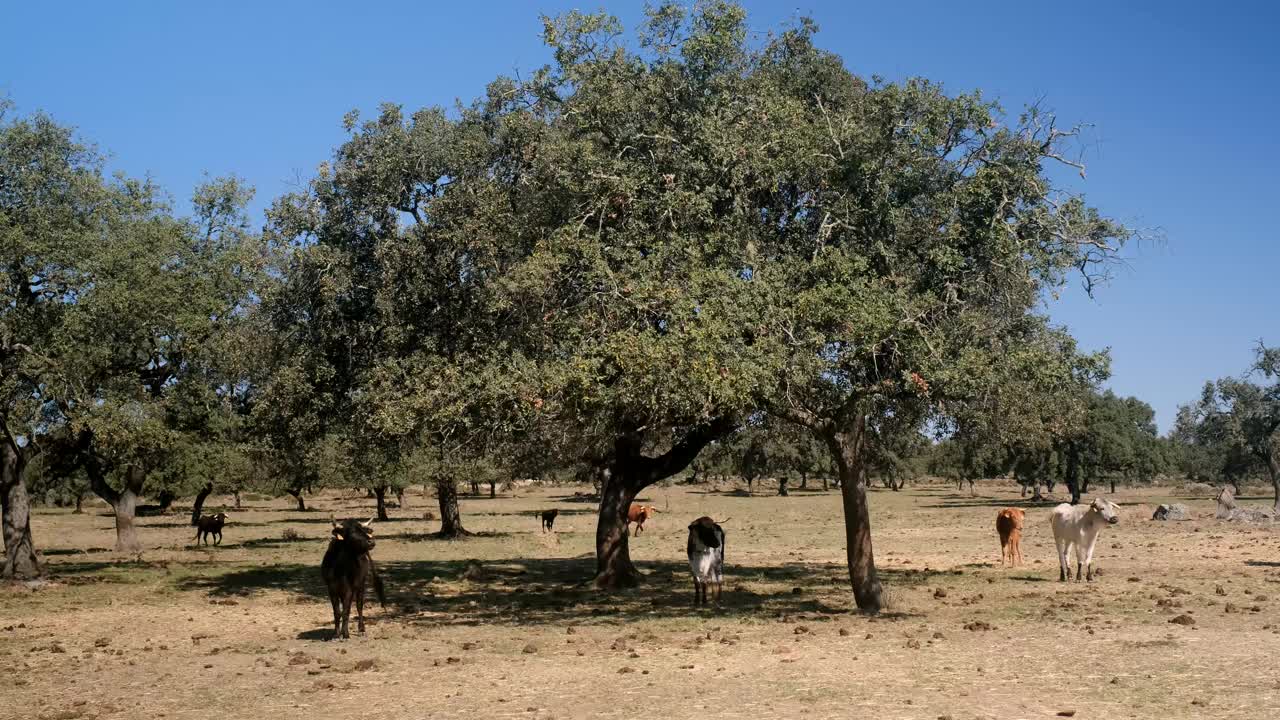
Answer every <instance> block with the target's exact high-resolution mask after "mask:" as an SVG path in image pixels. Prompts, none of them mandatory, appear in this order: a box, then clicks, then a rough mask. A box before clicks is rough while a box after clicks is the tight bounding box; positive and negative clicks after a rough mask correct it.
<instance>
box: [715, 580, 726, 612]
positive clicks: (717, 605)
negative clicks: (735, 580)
mask: <svg viewBox="0 0 1280 720" xmlns="http://www.w3.org/2000/svg"><path fill="white" fill-rule="evenodd" d="M722 585H724V582H723V581H720V580H717V581H716V607H719V606H720V590H721V586H722Z"/></svg>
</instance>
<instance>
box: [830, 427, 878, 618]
mask: <svg viewBox="0 0 1280 720" xmlns="http://www.w3.org/2000/svg"><path fill="white" fill-rule="evenodd" d="M863 422H864V420H863V419H862V418H861V417H858V418H857V419H856V420H855V421H854V423H853V427H851V428H849V429H847V430H844V431H839V430H834V429H833V430H828V431H827V432H826V433H825V435H826V436H825V437H824V438H823V440H824V441H825V442H826V444H827V447H828V448H829V449H830V450H831V453H832V455H833V457H834V459H835V461H836V471H837V473H838V474H839V478H840V499H841V503H842V505H843V506H844V532H845V543H846V548H845V552H846V558H847V561H848V565H849V583H850V585H851V586H852V587H853V597H854V601H855V602H856V603H857V605H858V609H859V610H862V611H863V612H867V613H878V612H880V609H881V608H882V607H883V604H884V599H883V592H884V590H883V588H882V587H881V585H880V578H879V577H878V576H877V574H876V563H875V554H874V553H873V551H872V548H871V513H870V509H869V507H868V505H867V486H866V483H865V482H864V480H863V474H864V468H863V447H862V444H863V438H862V434H863V427H864V426H863Z"/></svg>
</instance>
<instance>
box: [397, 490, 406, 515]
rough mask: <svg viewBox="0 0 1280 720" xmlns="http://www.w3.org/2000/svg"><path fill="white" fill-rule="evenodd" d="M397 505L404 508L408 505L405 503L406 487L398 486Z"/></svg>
mask: <svg viewBox="0 0 1280 720" xmlns="http://www.w3.org/2000/svg"><path fill="white" fill-rule="evenodd" d="M396 507H398V508H400V509H401V510H404V509H405V508H406V507H407V506H406V505H405V504H404V488H396Z"/></svg>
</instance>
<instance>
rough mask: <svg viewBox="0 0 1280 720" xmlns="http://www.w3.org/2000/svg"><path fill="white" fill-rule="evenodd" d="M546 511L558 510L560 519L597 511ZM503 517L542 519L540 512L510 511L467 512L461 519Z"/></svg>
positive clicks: (590, 509)
mask: <svg viewBox="0 0 1280 720" xmlns="http://www.w3.org/2000/svg"><path fill="white" fill-rule="evenodd" d="M547 510H559V511H560V512H559V514H558V516H560V517H563V516H565V515H596V514H597V511H596V510H595V509H594V508H547ZM504 515H505V516H511V517H527V518H533V519H535V520H540V519H542V511H541V510H511V511H506V512H469V513H467V514H466V516H464V517H463V519H464V520H465V519H466V518H467V517H472V516H474V517H499V516H504Z"/></svg>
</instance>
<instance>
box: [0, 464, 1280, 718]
mask: <svg viewBox="0 0 1280 720" xmlns="http://www.w3.org/2000/svg"><path fill="white" fill-rule="evenodd" d="M575 490H579V491H580V490H583V488H566V487H551V488H529V489H520V490H517V496H516V497H511V496H509V495H508V496H505V497H500V498H498V499H496V500H490V499H487V498H475V499H471V498H464V500H463V502H462V511H463V517H464V520H465V522H466V524H467V526H468V528H469V529H471V530H473V531H482V532H484V533H485V535H483V536H480V537H474V538H469V539H467V540H464V541H441V540H436V539H432V538H431V537H430V536H429V535H428V533H430V532H431V531H433V530H435V529H436V527H437V523H435V522H428V521H424V520H422V519H421V514H422V511H423V510H426V509H434V501H431V500H429V499H427V498H423V497H422V496H421V495H420V494H419V492H415V493H413V494H411V495H410V496H409V498H408V504H409V507H408V508H404V509H400V510H394V509H393V511H392V515H393V519H392V520H391V521H390V522H387V523H381V524H380V525H379V527H380V529H379V532H378V538H379V543H378V547H377V548H376V549H375V551H374V557H375V559H376V560H377V561H378V563H379V567H380V568H381V569H382V572H383V574H384V577H385V579H386V584H387V588H388V594H389V597H388V603H387V607H386V608H385V609H381V608H377V607H376V606H374V609H373V610H372V611H371V612H370V624H369V631H368V633H367V634H366V635H364V636H363V637H354V636H353V638H352V640H350V641H347V642H331V641H329V640H328V638H329V636H330V625H329V618H330V611H329V606H328V601H327V599H326V597H325V594H324V588H323V585H322V583H321V582H320V578H319V572H318V566H319V562H320V558H321V556H322V554H323V552H324V548H325V543H326V541H327V540H326V538H327V531H328V518H329V514H330V512H336V513H337V514H338V516H339V517H343V516H352V515H360V516H362V517H367V516H368V515H369V514H371V510H370V509H369V508H370V506H371V503H372V501H370V500H366V499H365V498H363V497H356V496H354V495H351V494H346V495H338V494H333V493H330V494H326V495H324V496H322V497H317V498H314V499H312V502H311V504H312V505H314V506H315V510H313V511H312V512H307V513H299V512H296V511H294V510H292V509H291V501H289V500H288V499H287V498H286V499H282V500H274V501H265V500H259V501H254V502H249V503H247V505H246V507H245V509H244V510H243V511H242V512H238V513H235V514H233V516H232V520H233V522H232V523H231V524H229V525H228V526H227V528H226V530H225V539H224V542H223V545H222V546H221V547H217V548H214V547H209V548H204V547H200V548H197V547H195V546H193V545H192V536H193V535H194V531H193V530H192V529H191V528H190V527H189V526H188V524H187V517H185V516H184V515H182V514H180V513H179V514H174V515H170V516H165V517H157V518H144V519H142V520H141V524H142V526H143V527H142V530H141V533H142V537H143V541H144V543H145V544H147V546H148V548H149V549H148V550H146V551H145V552H144V553H143V554H142V555H141V556H140V557H136V558H135V557H132V556H129V557H124V556H118V555H116V554H115V553H113V552H110V551H109V550H108V548H110V546H111V544H112V542H113V540H114V531H113V530H112V520H111V518H110V517H109V516H108V515H106V514H102V512H101V511H102V509H103V508H102V506H98V507H93V508H92V512H90V513H89V514H86V515H73V514H70V513H68V512H64V511H48V510H46V511H41V512H38V513H37V515H36V517H35V519H34V521H33V525H34V527H33V530H34V533H35V537H36V539H37V542H38V543H39V544H40V546H41V547H42V548H43V549H44V551H45V553H46V559H47V561H48V564H49V567H50V569H51V571H52V574H53V579H52V582H50V583H47V584H43V585H38V586H36V587H31V586H23V585H17V586H9V587H7V588H3V589H0V663H3V665H4V666H6V667H16V668H19V669H21V672H20V673H17V674H12V675H7V676H6V677H5V678H4V679H3V681H0V686H3V688H4V691H3V693H0V717H4V718H48V719H51V718H60V719H63V720H70V719H72V718H201V719H202V720H204V719H207V718H264V717H266V718H273V719H275V718H278V719H284V718H318V717H325V718H335V717H370V718H446V717H473V718H503V717H516V718H536V719H545V718H553V717H554V718H580V717H603V718H632V717H650V716H655V715H656V716H657V717H660V718H662V720H672V719H674V718H686V717H689V718H693V717H697V718H736V717H762V718H770V717H799V716H803V717H806V718H827V717H832V718H835V717H840V718H846V717H861V718H928V719H930V720H932V719H935V718H954V719H956V720H959V719H961V718H966V719H967V718H1001V719H1002V720H1007V719H1011V718H1024V717H1025V718H1037V717H1046V718H1052V717H1059V716H1066V713H1074V717H1075V718H1078V719H1081V718H1129V717H1133V718H1154V717H1159V718H1164V719H1169V720H1172V719H1175V718H1195V717H1215V718H1265V717H1277V716H1278V714H1280V663H1277V662H1276V656H1277V651H1280V617H1277V613H1276V609H1277V607H1280V527H1259V526H1248V525H1239V524H1227V523H1223V522H1220V521H1217V520H1214V519H1212V510H1213V507H1212V500H1210V499H1208V498H1204V497H1187V496H1186V495H1185V494H1184V493H1182V491H1180V490H1178V489H1174V488H1154V489H1146V490H1134V491H1124V490H1122V491H1121V492H1120V493H1119V494H1118V495H1116V496H1114V499H1116V500H1117V501H1118V502H1120V503H1121V505H1122V506H1123V510H1124V515H1123V519H1122V520H1121V522H1120V524H1119V525H1117V526H1114V527H1108V528H1106V529H1105V530H1104V531H1103V535H1102V537H1101V539H1100V540H1099V543H1098V551H1097V556H1096V559H1095V562H1096V565H1097V566H1098V567H1100V568H1101V569H1102V576H1101V578H1100V579H1099V580H1098V581H1097V582H1094V583H1092V584H1083V583H1082V584H1075V583H1070V584H1059V583H1058V582H1056V580H1057V576H1058V570H1057V560H1056V556H1055V554H1054V548H1053V539H1052V534H1051V531H1050V529H1049V525H1048V515H1049V508H1050V507H1051V505H1036V506H1029V509H1028V512H1027V530H1026V535H1025V537H1024V540H1023V544H1022V545H1023V555H1024V557H1025V560H1026V564H1025V565H1024V566H1023V567H1020V568H1016V569H1005V568H1001V567H1000V566H999V544H998V541H997V539H996V535H995V531H994V521H995V514H996V511H997V510H998V509H999V508H1000V507H1003V506H1006V505H1024V501H1023V500H1022V499H1021V498H1019V497H1018V494H1017V490H1016V487H1013V486H1012V483H1009V482H1007V481H1006V482H1000V483H997V482H995V481H993V482H990V483H983V484H980V485H979V487H978V495H977V497H971V496H969V494H968V492H957V491H956V490H955V489H954V488H953V487H950V486H946V485H941V484H938V485H927V484H925V485H913V486H910V487H909V488H908V489H906V490H905V491H903V492H900V493H893V492H889V491H879V490H878V491H875V492H874V493H873V498H872V505H873V525H874V534H875V542H876V555H877V560H878V563H879V566H880V568H881V571H882V578H883V580H884V582H885V585H886V587H887V591H888V594H889V597H890V599H891V608H890V611H889V612H887V613H885V614H883V615H882V616H880V617H878V618H868V617H864V616H861V615H858V614H854V613H851V612H850V611H849V608H850V606H851V604H852V603H851V598H850V593H849V590H848V583H847V576H846V574H845V569H844V564H843V560H844V539H843V530H842V525H841V522H840V515H839V513H840V503H839V499H838V496H837V491H834V490H833V491H831V492H830V493H822V492H804V491H796V492H793V494H792V496H791V497H786V498H782V497H776V496H768V495H757V496H755V497H745V496H742V495H739V494H734V493H719V492H710V491H708V490H707V488H706V487H683V486H677V487H672V488H669V489H662V488H654V489H652V490H651V491H650V492H649V493H648V494H647V496H646V497H647V499H648V500H649V501H651V502H653V503H654V504H656V505H657V507H658V508H659V510H660V514H659V515H657V516H656V517H655V518H654V519H652V520H651V521H649V523H647V524H646V528H645V532H644V533H643V534H642V535H640V536H638V537H636V538H633V540H632V553H633V557H634V558H635V559H636V561H637V564H638V565H639V566H640V567H641V569H642V570H643V571H644V572H646V573H647V574H648V578H647V582H646V584H645V585H644V587H642V588H640V589H638V590H635V591H631V592H627V593H623V594H618V595H601V594H597V593H596V592H594V591H592V590H591V589H590V587H589V584H588V583H587V582H585V581H586V579H587V577H588V576H589V575H590V573H591V571H592V569H593V567H594V560H593V555H592V547H593V538H594V505H592V504H591V503H588V502H577V501H574V498H573V493H574V491H575ZM1251 495H1253V497H1246V498H1244V502H1245V503H1252V504H1255V505H1261V504H1267V503H1268V502H1269V500H1268V499H1265V498H1261V497H1257V496H1256V494H1251ZM1168 501H1177V502H1184V503H1187V504H1188V505H1190V506H1191V509H1192V511H1193V513H1194V514H1195V516H1196V519H1195V520H1192V521H1189V522H1168V523H1165V522H1153V521H1151V520H1150V519H1149V518H1150V517H1151V511H1152V509H1153V507H1154V504H1155V503H1158V502H1168ZM228 502H229V500H228V499H226V498H213V499H211V501H210V503H209V504H208V505H207V508H209V509H210V510H214V509H217V508H218V507H219V505H225V504H227V503H228ZM550 507H559V508H560V509H561V515H560V518H559V519H558V520H557V522H556V532H555V533H554V534H544V533H542V532H540V529H539V521H538V518H537V517H536V516H535V511H538V510H542V509H545V508H550ZM703 514H708V515H712V516H714V517H716V518H726V517H730V518H731V519H730V520H729V521H728V522H727V523H726V525H725V529H726V531H727V535H728V538H727V542H726V548H727V561H726V562H727V566H726V571H727V575H728V577H727V582H726V584H725V592H724V607H723V608H722V609H719V610H703V611H697V610H694V609H693V608H691V607H690V600H691V593H692V587H691V582H690V581H689V579H688V571H687V564H686V563H685V558H684V544H685V538H686V529H685V527H686V526H687V525H688V523H689V521H690V520H692V519H693V518H696V517H698V516H700V515H703ZM287 530H292V531H294V532H296V533H297V534H298V536H297V537H296V538H295V537H293V536H292V534H291V533H286V531H287ZM470 560H475V561H478V563H479V564H478V567H476V566H475V565H474V564H471V565H469V564H468V561H470ZM1175 618H1186V619H1185V620H1180V622H1183V623H1187V624H1178V623H1174V622H1171V621H1172V620H1174V619H1175ZM354 627H355V623H354V618H353V621H352V629H353V632H354Z"/></svg>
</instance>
